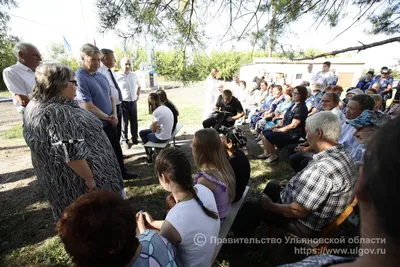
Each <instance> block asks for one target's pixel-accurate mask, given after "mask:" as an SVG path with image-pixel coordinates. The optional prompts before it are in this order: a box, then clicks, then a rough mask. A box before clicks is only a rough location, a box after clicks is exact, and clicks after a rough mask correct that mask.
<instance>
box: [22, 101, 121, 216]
mask: <svg viewBox="0 0 400 267" xmlns="http://www.w3.org/2000/svg"><path fill="white" fill-rule="evenodd" d="M24 138H25V141H26V143H27V144H28V146H29V147H30V149H31V155H32V164H33V167H34V168H35V171H36V175H37V179H38V181H39V184H40V185H41V188H42V189H43V190H44V193H45V195H46V197H47V199H48V201H49V202H50V205H51V207H52V210H53V215H54V218H55V219H56V220H58V219H59V218H60V217H61V215H62V213H63V211H64V209H65V208H66V207H67V206H68V205H70V204H71V203H72V202H73V201H74V200H75V199H76V198H78V197H79V196H81V195H83V194H85V193H86V192H87V190H86V186H85V181H84V180H83V179H82V178H81V177H80V176H79V175H78V174H76V173H75V172H74V171H73V170H72V169H71V168H70V167H69V166H68V165H67V164H66V163H68V162H69V161H73V160H86V161H87V163H88V165H89V167H90V169H91V170H92V172H93V177H94V180H95V181H96V184H97V187H98V188H103V189H110V190H112V191H115V192H117V193H119V194H121V195H122V190H123V188H124V184H123V180H122V175H121V171H120V168H119V165H118V161H117V158H116V156H115V153H114V150H113V148H112V146H111V144H110V141H109V140H108V138H107V136H106V134H105V133H104V131H103V128H102V123H101V121H100V120H99V119H98V118H97V117H95V116H94V115H93V114H92V113H90V112H87V111H86V110H84V109H82V108H80V107H79V105H78V103H77V102H76V101H74V100H66V99H64V98H60V97H55V98H53V99H51V100H50V101H47V102H38V101H35V100H32V101H31V102H29V104H28V106H27V108H26V110H25V112H24Z"/></svg>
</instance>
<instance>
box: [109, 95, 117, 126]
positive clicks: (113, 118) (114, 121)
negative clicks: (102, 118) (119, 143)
mask: <svg viewBox="0 0 400 267" xmlns="http://www.w3.org/2000/svg"><path fill="white" fill-rule="evenodd" d="M110 100H111V106H112V113H111V115H110V116H109V118H110V123H111V124H112V125H113V126H117V124H118V115H117V106H116V105H115V100H114V97H112V96H111V95H110Z"/></svg>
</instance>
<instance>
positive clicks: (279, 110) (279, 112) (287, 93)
mask: <svg viewBox="0 0 400 267" xmlns="http://www.w3.org/2000/svg"><path fill="white" fill-rule="evenodd" d="M292 91H293V88H292V87H286V88H284V89H283V97H284V101H283V102H281V103H280V104H279V105H278V106H277V107H276V109H275V111H274V114H273V117H272V119H271V120H270V121H268V122H266V123H265V124H264V128H263V129H261V130H260V134H259V135H258V136H256V138H255V141H256V142H261V135H262V133H261V132H262V131H263V130H268V129H270V128H271V127H273V126H275V125H277V124H278V123H279V122H280V121H282V119H283V118H284V117H285V113H286V111H287V110H288V109H289V108H290V107H291V106H292V105H293V104H294V101H293V100H292ZM260 126H262V125H260Z"/></svg>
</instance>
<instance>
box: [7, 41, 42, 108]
mask: <svg viewBox="0 0 400 267" xmlns="http://www.w3.org/2000/svg"><path fill="white" fill-rule="evenodd" d="M14 55H15V57H16V58H17V60H18V61H17V63H16V64H15V65H12V66H10V67H8V68H6V69H5V70H4V71H3V80H4V83H5V84H6V86H7V88H8V90H9V91H10V93H11V95H12V99H13V103H14V106H15V107H16V108H17V110H18V112H19V113H23V112H24V110H25V107H26V105H28V103H29V97H28V95H29V94H30V93H31V92H32V88H33V85H34V84H35V70H36V67H37V66H39V64H40V62H41V61H42V57H41V55H40V52H39V50H38V49H37V48H36V47H35V46H34V45H33V44H30V43H22V42H20V43H17V44H16V45H15V46H14Z"/></svg>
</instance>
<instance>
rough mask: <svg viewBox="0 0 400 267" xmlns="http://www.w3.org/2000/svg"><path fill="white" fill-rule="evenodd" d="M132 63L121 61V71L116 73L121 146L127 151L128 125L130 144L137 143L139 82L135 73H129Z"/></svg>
mask: <svg viewBox="0 0 400 267" xmlns="http://www.w3.org/2000/svg"><path fill="white" fill-rule="evenodd" d="M131 66H132V62H131V60H130V58H127V57H124V58H122V59H121V69H120V71H118V73H117V81H118V85H119V87H120V88H121V93H122V104H121V107H122V145H123V146H124V148H126V149H128V148H130V146H129V139H128V123H129V124H130V126H131V127H130V130H131V136H132V144H134V145H137V144H138V143H139V141H138V139H137V138H138V121H137V103H136V102H137V101H138V100H139V96H140V89H141V88H140V82H139V77H138V76H137V75H136V73H134V72H132V71H131Z"/></svg>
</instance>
